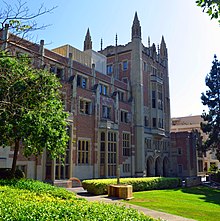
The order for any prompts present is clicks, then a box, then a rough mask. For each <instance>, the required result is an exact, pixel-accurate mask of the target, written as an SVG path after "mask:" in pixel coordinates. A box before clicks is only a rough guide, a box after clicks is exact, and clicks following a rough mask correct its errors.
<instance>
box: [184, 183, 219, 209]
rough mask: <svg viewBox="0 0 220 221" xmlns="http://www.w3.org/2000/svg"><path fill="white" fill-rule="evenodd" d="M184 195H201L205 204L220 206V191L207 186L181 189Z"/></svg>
mask: <svg viewBox="0 0 220 221" xmlns="http://www.w3.org/2000/svg"><path fill="white" fill-rule="evenodd" d="M181 190H182V192H183V193H188V194H196V195H201V197H200V199H202V200H204V201H205V202H209V203H214V204H218V205H220V190H218V189H213V188H210V187H205V186H197V187H184V188H181Z"/></svg>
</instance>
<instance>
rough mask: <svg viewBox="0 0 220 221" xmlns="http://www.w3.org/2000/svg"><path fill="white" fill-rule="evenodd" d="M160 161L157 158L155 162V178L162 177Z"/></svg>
mask: <svg viewBox="0 0 220 221" xmlns="http://www.w3.org/2000/svg"><path fill="white" fill-rule="evenodd" d="M162 175H163V174H162V160H161V158H160V157H157V158H156V160H155V176H162Z"/></svg>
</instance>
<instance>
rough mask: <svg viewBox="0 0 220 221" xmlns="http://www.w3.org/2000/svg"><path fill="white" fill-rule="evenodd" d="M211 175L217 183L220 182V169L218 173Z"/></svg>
mask: <svg viewBox="0 0 220 221" xmlns="http://www.w3.org/2000/svg"><path fill="white" fill-rule="evenodd" d="M210 176H211V180H213V181H215V182H217V183H220V171H218V172H217V173H213V174H211V175H210Z"/></svg>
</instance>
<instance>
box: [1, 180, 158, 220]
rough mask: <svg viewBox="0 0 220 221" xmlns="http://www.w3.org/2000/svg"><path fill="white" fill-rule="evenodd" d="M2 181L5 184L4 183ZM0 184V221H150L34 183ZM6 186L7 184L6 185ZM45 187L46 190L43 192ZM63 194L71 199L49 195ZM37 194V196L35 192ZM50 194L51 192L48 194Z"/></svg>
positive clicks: (136, 214)
mask: <svg viewBox="0 0 220 221" xmlns="http://www.w3.org/2000/svg"><path fill="white" fill-rule="evenodd" d="M3 181H4V182H3ZM3 181H1V182H0V211H1V212H0V220H30V221H32V220H51V221H53V220H61V221H62V220H77V221H78V220H79V221H81V220H83V221H87V220H88V221H90V220H91V221H92V220H97V221H98V220H100V221H101V220H109V221H110V220H123V221H128V220H133V221H139V220H140V221H153V220H154V219H153V218H149V217H147V216H145V215H144V214H141V213H138V212H137V211H136V210H134V209H127V208H125V207H122V206H117V205H112V204H104V203H98V202H91V203H90V202H87V201H86V200H84V199H83V200H82V199H81V198H76V197H75V196H74V194H72V193H71V192H68V191H67V190H65V189H62V188H57V187H53V186H50V185H48V184H44V183H41V182H39V181H33V180H19V181H17V180H11V181H8V182H6V181H5V180H3ZM7 183H8V184H7ZM43 187H45V189H46V190H42V188H43ZM61 189H62V190H63V194H64V192H66V193H65V194H67V195H68V194H71V195H72V196H73V197H72V198H69V199H67V197H66V199H65V200H64V199H63V197H61V198H60V197H57V195H56V194H53V193H52V192H53V191H54V192H56V191H60V190H61ZM38 191H39V192H38ZM51 191H52V192H51Z"/></svg>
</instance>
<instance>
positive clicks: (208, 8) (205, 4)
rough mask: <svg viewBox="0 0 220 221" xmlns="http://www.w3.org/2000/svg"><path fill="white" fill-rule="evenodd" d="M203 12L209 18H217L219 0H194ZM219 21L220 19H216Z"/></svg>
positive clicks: (219, 8) (218, 14) (219, 5)
mask: <svg viewBox="0 0 220 221" xmlns="http://www.w3.org/2000/svg"><path fill="white" fill-rule="evenodd" d="M196 3H197V5H198V6H200V7H201V8H202V9H203V11H204V12H206V13H207V14H208V15H209V16H210V17H211V19H213V18H215V19H218V18H219V17H220V1H219V0H196ZM218 22H219V23H220V20H218Z"/></svg>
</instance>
